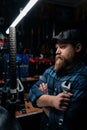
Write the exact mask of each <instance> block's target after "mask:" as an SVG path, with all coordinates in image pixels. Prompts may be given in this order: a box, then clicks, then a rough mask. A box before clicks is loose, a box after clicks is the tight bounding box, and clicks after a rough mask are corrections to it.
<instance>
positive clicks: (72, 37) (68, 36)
mask: <svg viewBox="0 0 87 130" xmlns="http://www.w3.org/2000/svg"><path fill="white" fill-rule="evenodd" d="M53 40H57V41H59V42H64V43H67V42H69V43H73V44H75V43H78V42H81V41H82V35H81V31H80V30H77V29H70V30H65V31H61V32H60V33H59V34H58V35H56V36H54V37H53Z"/></svg>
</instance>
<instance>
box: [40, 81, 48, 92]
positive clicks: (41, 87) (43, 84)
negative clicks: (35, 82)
mask: <svg viewBox="0 0 87 130" xmlns="http://www.w3.org/2000/svg"><path fill="white" fill-rule="evenodd" d="M39 90H41V91H42V92H43V93H45V94H48V88H47V83H42V84H40V86H39Z"/></svg>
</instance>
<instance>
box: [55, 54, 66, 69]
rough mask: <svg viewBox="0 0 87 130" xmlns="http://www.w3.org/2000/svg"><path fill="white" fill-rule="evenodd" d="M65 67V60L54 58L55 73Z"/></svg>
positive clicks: (59, 57) (58, 57)
mask: <svg viewBox="0 0 87 130" xmlns="http://www.w3.org/2000/svg"><path fill="white" fill-rule="evenodd" d="M65 66H66V60H65V58H64V57H61V56H58V55H57V56H56V57H55V65H54V70H55V71H59V70H61V69H63V68H65Z"/></svg>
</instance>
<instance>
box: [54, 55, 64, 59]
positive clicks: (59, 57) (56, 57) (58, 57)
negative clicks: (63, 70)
mask: <svg viewBox="0 0 87 130" xmlns="http://www.w3.org/2000/svg"><path fill="white" fill-rule="evenodd" d="M58 59H60V60H63V59H64V58H63V57H62V56H59V55H56V56H55V60H58Z"/></svg>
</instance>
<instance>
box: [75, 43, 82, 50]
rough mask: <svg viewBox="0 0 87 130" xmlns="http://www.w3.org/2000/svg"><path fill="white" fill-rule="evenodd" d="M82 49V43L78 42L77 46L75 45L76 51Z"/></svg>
mask: <svg viewBox="0 0 87 130" xmlns="http://www.w3.org/2000/svg"><path fill="white" fill-rule="evenodd" d="M81 49H82V44H81V43H77V44H76V46H75V50H76V52H80V51H81Z"/></svg>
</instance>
